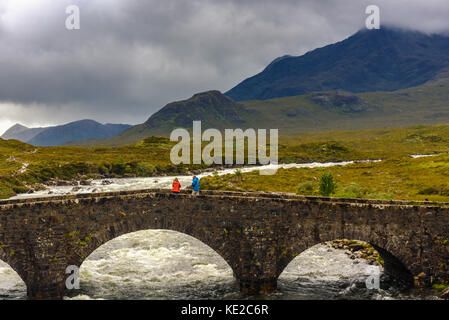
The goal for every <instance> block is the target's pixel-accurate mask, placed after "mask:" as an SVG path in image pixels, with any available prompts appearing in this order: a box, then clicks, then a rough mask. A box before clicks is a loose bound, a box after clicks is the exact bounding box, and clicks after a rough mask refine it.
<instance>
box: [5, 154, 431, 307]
mask: <svg viewBox="0 0 449 320" xmlns="http://www.w3.org/2000/svg"><path fill="white" fill-rule="evenodd" d="M350 163H352V162H351V161H349V162H341V163H309V164H288V165H279V166H278V167H283V168H292V167H296V168H305V167H309V168H310V167H329V166H336V165H347V164H350ZM272 168H273V166H264V167H262V169H272ZM259 169H261V168H260V167H251V168H242V169H241V170H242V172H249V171H253V170H259ZM234 171H235V169H225V170H220V171H219V172H218V174H219V175H222V174H228V173H232V172H234ZM211 174H212V173H210V172H209V173H203V174H201V175H198V177H200V178H201V177H203V176H206V175H211ZM173 179H174V177H152V178H126V179H106V180H95V181H93V182H92V183H91V185H89V186H79V187H77V188H75V189H73V188H74V187H73V186H61V187H49V189H48V190H43V191H39V192H36V193H34V194H32V195H26V194H23V195H18V196H16V197H14V198H27V197H30V196H32V197H37V196H39V197H40V196H53V195H61V194H68V193H69V194H73V193H86V192H102V191H117V190H137V189H143V188H170V187H171V182H172V181H173ZM178 179H179V180H180V182H181V184H182V185H183V186H187V185H189V184H190V182H191V177H190V176H178ZM105 181H107V182H105ZM370 268H372V266H371V265H370V264H369V263H368V262H367V261H366V260H364V259H359V258H355V259H351V258H350V257H349V255H348V254H347V252H346V251H344V250H341V249H335V248H333V247H331V246H330V245H329V244H326V243H324V244H319V245H316V246H314V247H312V248H309V249H308V250H306V251H304V252H302V253H301V254H300V255H299V256H297V257H296V258H295V259H294V260H293V261H292V262H291V263H290V264H289V265H288V266H287V268H286V269H285V270H284V272H283V273H282V274H281V276H280V277H279V280H278V290H277V292H275V293H272V294H267V295H263V296H257V297H254V296H242V295H241V294H240V293H239V290H238V285H237V283H236V281H235V279H234V277H233V274H232V270H231V268H230V267H229V266H228V265H227V263H226V262H225V261H224V260H223V259H222V258H221V257H220V256H219V255H218V254H217V253H216V252H214V251H213V250H212V249H211V248H209V247H208V246H207V245H205V244H203V243H202V242H200V241H199V240H196V239H194V238H192V237H190V236H188V235H185V234H181V233H178V232H174V231H169V230H146V231H139V232H135V233H130V234H126V235H123V236H121V237H118V238H116V239H114V240H112V241H109V242H108V243H106V244H104V245H103V246H101V247H100V248H98V249H97V250H95V251H94V252H93V253H92V254H91V255H90V256H89V257H88V258H87V259H86V260H85V261H84V263H83V264H82V265H81V268H80V287H81V289H80V291H78V292H76V293H72V294H70V295H69V296H68V297H65V299H86V300H87V299H254V298H256V299H295V300H304V299H437V297H436V294H435V292H433V291H432V290H430V289H429V290H415V289H413V290H408V291H405V292H404V291H402V290H400V288H399V287H397V286H396V285H394V284H391V281H388V277H387V276H385V275H383V273H382V271H383V270H382V269H380V270H381V286H380V287H381V289H373V290H370V289H367V287H366V284H365V280H366V279H367V278H368V277H369V276H370ZM0 299H26V287H25V284H24V283H23V281H22V280H21V279H20V277H19V276H18V275H17V273H15V272H14V271H13V270H12V269H11V268H10V267H9V266H8V265H7V264H6V263H4V262H2V261H0Z"/></svg>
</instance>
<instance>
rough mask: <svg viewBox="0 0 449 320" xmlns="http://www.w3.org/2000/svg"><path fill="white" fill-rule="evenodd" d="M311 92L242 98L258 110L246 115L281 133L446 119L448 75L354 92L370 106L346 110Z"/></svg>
mask: <svg viewBox="0 0 449 320" xmlns="http://www.w3.org/2000/svg"><path fill="white" fill-rule="evenodd" d="M311 96H312V94H306V95H301V96H294V97H286V98H278V99H272V100H265V101H260V100H254V101H244V102H242V103H243V104H244V105H245V106H246V107H247V108H249V109H253V110H257V111H259V113H258V114H259V116H258V117H253V118H250V119H248V121H249V123H250V125H252V126H253V127H259V128H279V129H280V133H281V134H282V135H298V134H303V133H306V132H310V131H326V130H352V129H366V128H372V129H374V128H388V127H406V126H410V125H417V124H425V125H431V124H439V123H447V122H449V108H448V107H449V102H448V101H449V78H442V79H438V80H435V81H432V82H429V83H426V84H424V85H422V86H419V87H414V88H409V89H405V90H399V91H394V92H371V93H361V94H357V95H356V96H358V97H359V98H361V99H362V100H364V101H365V102H366V103H367V104H368V105H370V106H371V107H370V108H369V109H370V110H369V111H362V112H345V111H344V110H341V109H338V108H326V107H323V106H320V105H319V104H316V103H314V102H313V101H312V100H311V99H310V98H311Z"/></svg>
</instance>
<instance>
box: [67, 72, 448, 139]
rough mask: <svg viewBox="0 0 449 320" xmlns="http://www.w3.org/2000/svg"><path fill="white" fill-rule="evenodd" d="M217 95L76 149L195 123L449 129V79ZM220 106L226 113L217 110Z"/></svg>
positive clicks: (300, 129) (296, 131)
mask: <svg viewBox="0 0 449 320" xmlns="http://www.w3.org/2000/svg"><path fill="white" fill-rule="evenodd" d="M441 75H442V74H441ZM213 95H214V97H215V98H216V99H214V100H212V101H211V102H210V104H208V103H209V102H208V101H207V100H206V101H204V100H203V99H199V100H198V101H196V99H197V98H198V97H196V98H195V99H193V100H191V99H189V100H185V101H182V102H175V103H173V104H168V105H167V106H166V107H164V108H162V109H161V110H160V111H159V112H157V113H155V114H154V115H152V116H151V117H150V118H149V119H148V121H147V122H145V123H143V124H140V125H137V126H134V127H132V128H130V129H128V130H125V131H124V132H122V133H120V134H119V135H117V136H114V137H111V138H108V139H103V140H87V141H83V142H81V143H80V142H75V143H73V144H80V145H110V146H113V145H124V144H129V143H135V142H137V141H139V140H142V139H143V138H145V137H148V136H152V135H162V136H166V137H168V136H169V135H170V132H171V130H172V129H174V128H176V127H186V128H191V125H192V121H193V119H194V120H202V121H203V129H205V128H210V127H215V128H218V129H224V128H242V129H245V128H255V129H257V128H261V129H270V128H277V129H279V130H280V135H281V136H295V135H301V134H305V133H307V132H317V131H327V130H354V129H370V128H371V129H375V128H385V127H405V126H410V125H418V124H427V125H432V124H440V123H449V77H443V76H440V77H438V78H437V79H435V80H432V81H429V82H427V83H425V84H423V85H421V86H418V87H413V88H409V89H404V90H398V91H394V92H367V93H358V94H353V93H350V92H346V91H327V92H313V93H309V94H304V95H299V96H293V97H284V98H276V99H270V100H252V101H241V102H240V103H235V102H232V100H231V99H229V98H227V97H224V96H223V95H220V94H219V93H218V92H215V93H214V94H213ZM206 96H208V95H207V94H206V95H203V98H204V97H206ZM186 101H188V102H186ZM219 101H220V102H224V103H225V104H226V105H227V106H228V108H224V107H223V108H221V107H219V106H220V103H219ZM197 103H199V104H198V105H197ZM208 106H210V109H208ZM206 110H210V111H206ZM220 110H221V111H223V110H228V113H226V114H227V116H226V117H229V118H230V119H232V120H220V119H223V117H224V116H223V115H224V114H225V113H224V111H223V113H220V112H221V111H220ZM233 112H235V113H233ZM226 119H227V118H226Z"/></svg>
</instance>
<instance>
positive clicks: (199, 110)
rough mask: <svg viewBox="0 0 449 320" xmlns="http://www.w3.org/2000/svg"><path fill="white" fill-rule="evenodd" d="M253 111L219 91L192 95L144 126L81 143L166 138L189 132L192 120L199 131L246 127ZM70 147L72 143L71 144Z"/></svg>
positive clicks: (162, 110)
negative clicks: (176, 132)
mask: <svg viewBox="0 0 449 320" xmlns="http://www.w3.org/2000/svg"><path fill="white" fill-rule="evenodd" d="M257 113H258V112H257V111H256V110H248V109H247V108H245V106H244V105H243V104H240V103H236V102H234V101H233V100H232V99H230V98H228V97H226V96H225V95H223V94H221V93H220V92H219V91H207V92H203V93H198V94H195V95H194V96H193V97H191V98H190V99H187V100H182V101H176V102H172V103H169V104H167V105H166V106H164V107H163V108H162V109H161V110H159V111H158V112H156V113H155V114H153V115H152V116H151V117H150V118H149V119H148V120H147V121H146V122H144V123H143V124H140V125H137V126H134V127H132V128H129V129H128V130H125V131H123V132H122V133H120V134H118V135H117V136H115V137H113V138H110V139H104V140H101V141H95V140H91V141H86V142H85V143H82V144H101V145H119V144H128V143H135V142H137V141H139V140H142V139H144V138H146V137H149V136H152V135H155V136H169V135H170V132H171V131H172V130H173V129H176V128H186V129H188V130H189V131H191V129H192V123H193V121H195V120H201V121H202V129H203V130H205V129H207V128H217V129H220V130H222V129H225V128H233V127H238V128H240V127H242V128H243V127H247V126H248V124H247V122H248V119H250V118H251V117H254V116H257ZM71 144H72V143H71Z"/></svg>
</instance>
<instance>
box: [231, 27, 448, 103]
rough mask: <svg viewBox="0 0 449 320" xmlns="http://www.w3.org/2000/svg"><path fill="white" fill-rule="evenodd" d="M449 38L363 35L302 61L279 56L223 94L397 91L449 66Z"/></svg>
mask: <svg viewBox="0 0 449 320" xmlns="http://www.w3.org/2000/svg"><path fill="white" fill-rule="evenodd" d="M448 53H449V36H441V35H427V34H423V33H420V32H415V31H405V30H400V29H396V28H390V27H386V28H382V29H380V30H361V31H359V32H357V33H356V34H354V35H352V36H351V37H349V38H347V39H345V40H343V41H341V42H338V43H335V44H331V45H328V46H325V47H323V48H319V49H315V50H313V51H310V52H308V53H306V54H304V55H302V56H298V57H293V56H283V57H280V58H277V59H275V60H274V61H273V62H271V63H270V64H269V65H268V66H267V67H266V68H265V69H264V70H263V71H262V72H261V73H259V74H257V75H255V76H253V77H250V78H248V79H246V80H244V81H242V82H241V83H240V84H238V85H237V86H235V87H234V88H232V89H231V90H229V91H228V92H226V93H225V94H226V95H227V96H229V97H230V98H232V99H234V100H236V101H242V100H256V99H257V100H267V99H272V98H277V97H287V96H297V95H301V94H305V93H310V92H314V91H329V90H346V91H350V92H355V93H359V92H375V91H395V90H400V89H406V88H410V87H414V86H418V85H422V84H424V83H425V82H427V81H429V80H431V79H433V78H434V77H436V76H437V75H438V73H439V72H441V71H442V70H444V69H445V68H447V67H449V54H448Z"/></svg>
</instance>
